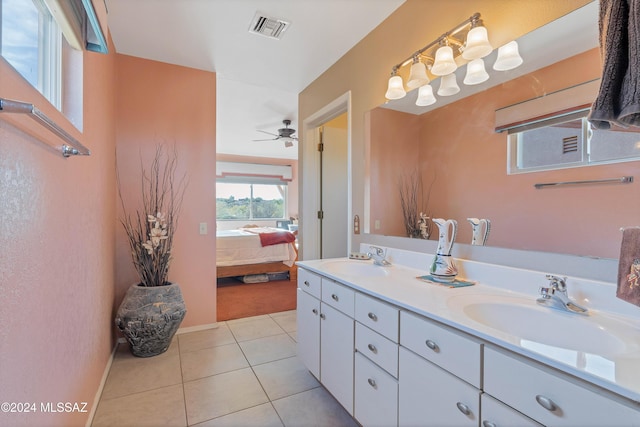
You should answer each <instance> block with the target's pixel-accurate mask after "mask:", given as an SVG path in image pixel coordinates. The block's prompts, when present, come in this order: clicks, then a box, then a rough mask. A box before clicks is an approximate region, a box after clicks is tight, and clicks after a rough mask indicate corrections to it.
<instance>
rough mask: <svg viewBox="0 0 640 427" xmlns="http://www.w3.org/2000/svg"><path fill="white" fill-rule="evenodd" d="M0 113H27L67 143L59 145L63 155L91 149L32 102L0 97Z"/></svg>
mask: <svg viewBox="0 0 640 427" xmlns="http://www.w3.org/2000/svg"><path fill="white" fill-rule="evenodd" d="M0 113H18V114H28V115H29V117H31V118H32V119H33V120H35V121H36V122H38V123H39V124H41V125H42V126H44V127H45V128H47V129H49V130H50V131H51V132H53V133H54V134H56V135H57V136H59V137H60V138H62V139H63V140H64V141H66V142H67V143H68V144H69V145H66V144H64V145H63V146H62V147H60V151H61V152H62V155H63V156H64V157H70V156H89V155H91V151H90V150H89V149H88V148H87V147H85V146H84V145H82V143H81V142H80V141H78V140H77V139H75V138H74V137H73V136H71V135H70V134H69V133H68V132H67V131H65V130H64V129H62V128H61V127H60V126H58V125H57V124H56V123H55V122H54V121H53V120H51V119H50V118H49V117H47V116H46V115H45V114H44V113H43V112H42V111H40V110H39V109H38V108H37V107H36V106H35V105H33V104H29V103H27V102H21V101H13V100H10V99H5V98H0Z"/></svg>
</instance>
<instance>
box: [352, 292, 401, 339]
mask: <svg viewBox="0 0 640 427" xmlns="http://www.w3.org/2000/svg"><path fill="white" fill-rule="evenodd" d="M399 311H400V310H398V308H397V307H394V306H393V305H391V304H387V303H385V302H382V301H380V300H378V299H376V298H372V297H370V296H367V295H364V294H360V293H358V294H356V320H357V321H358V322H360V323H362V324H363V325H365V326H368V327H369V328H370V329H373V330H374V331H376V332H378V333H379V334H382V335H384V336H385V337H387V338H389V339H390V340H391V341H393V342H396V343H397V342H398V322H399V315H398V313H399Z"/></svg>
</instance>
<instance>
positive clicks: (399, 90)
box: [384, 76, 407, 99]
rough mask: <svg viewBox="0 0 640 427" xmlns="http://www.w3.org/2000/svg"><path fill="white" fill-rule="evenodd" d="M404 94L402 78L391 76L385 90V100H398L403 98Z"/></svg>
mask: <svg viewBox="0 0 640 427" xmlns="http://www.w3.org/2000/svg"><path fill="white" fill-rule="evenodd" d="M406 94H407V92H405V90H404V87H403V85H402V77H400V76H391V78H389V86H388V88H387V93H386V94H385V95H384V96H385V97H386V98H387V99H400V98H404V96H405V95H406Z"/></svg>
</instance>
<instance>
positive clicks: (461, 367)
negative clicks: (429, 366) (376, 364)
mask: <svg viewBox="0 0 640 427" xmlns="http://www.w3.org/2000/svg"><path fill="white" fill-rule="evenodd" d="M400 345H402V346H404V347H406V348H408V349H409V350H412V351H413V352H415V353H417V354H419V355H420V356H422V357H424V358H425V359H427V360H429V361H431V362H433V363H435V364H436V365H438V366H440V367H442V368H443V369H446V370H447V371H449V372H451V373H452V374H454V375H456V376H457V377H459V378H462V379H463V380H465V381H466V382H468V383H469V384H471V385H473V386H475V387H477V388H481V386H482V382H481V372H480V364H481V360H482V358H481V354H482V344H481V342H480V341H479V340H475V339H473V338H471V337H469V336H466V335H463V334H462V333H460V332H456V331H454V330H452V329H451V328H448V327H446V326H444V325H440V324H437V323H435V322H433V321H431V320H428V319H425V318H423V317H419V316H417V315H415V314H410V313H407V312H405V311H401V312H400Z"/></svg>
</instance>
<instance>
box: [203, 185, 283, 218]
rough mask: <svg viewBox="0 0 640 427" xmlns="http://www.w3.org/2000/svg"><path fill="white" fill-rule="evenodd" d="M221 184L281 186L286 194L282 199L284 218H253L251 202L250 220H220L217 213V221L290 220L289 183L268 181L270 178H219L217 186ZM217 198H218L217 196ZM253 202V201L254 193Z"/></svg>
mask: <svg viewBox="0 0 640 427" xmlns="http://www.w3.org/2000/svg"><path fill="white" fill-rule="evenodd" d="M219 183H221V184H222V183H226V184H246V185H280V186H282V187H284V194H283V195H282V198H283V200H284V202H283V213H282V214H283V216H282V217H279V218H254V217H253V209H252V208H251V202H250V203H249V205H250V206H249V218H218V213H217V211H216V221H219V222H226V221H228V222H232V221H245V222H246V221H275V220H281V219H289V218H288V217H287V212H289V186H288V185H287V182H284V181H282V180H277V179H268V178H266V179H265V178H255V177H244V178H242V177H234V178H231V179H229V178H218V179H216V185H217V184H219ZM216 198H217V196H216ZM251 200H253V191H252V196H251Z"/></svg>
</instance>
